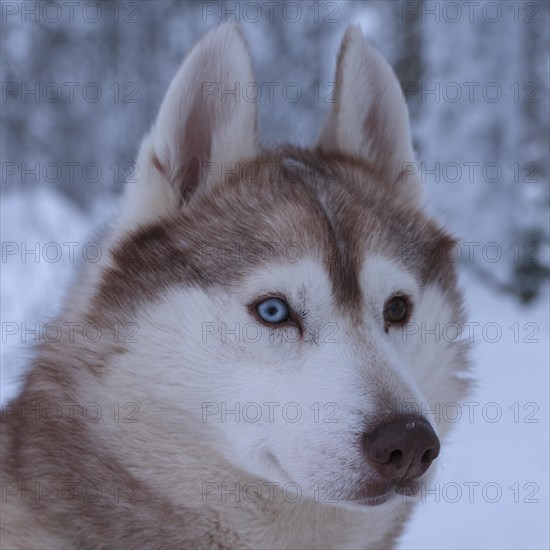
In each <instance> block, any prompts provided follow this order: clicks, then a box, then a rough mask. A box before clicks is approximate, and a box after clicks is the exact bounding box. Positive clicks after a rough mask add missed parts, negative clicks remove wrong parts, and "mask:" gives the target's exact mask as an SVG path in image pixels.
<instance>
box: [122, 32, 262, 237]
mask: <svg viewBox="0 0 550 550" xmlns="http://www.w3.org/2000/svg"><path fill="white" fill-rule="evenodd" d="M253 81H254V74H253V70H252V62H251V59H250V54H249V51H248V48H247V46H246V43H245V40H244V37H243V35H242V33H241V31H240V30H239V28H238V27H237V25H235V24H234V23H228V24H225V25H222V26H220V27H218V28H217V29H214V30H213V31H210V32H209V33H208V34H207V35H205V36H204V37H203V38H202V39H201V40H200V42H199V43H198V44H197V45H196V46H195V47H194V48H193V49H192V50H191V52H190V53H189V54H188V55H187V57H186V58H185V59H184V61H183V63H182V65H181V67H180V69H179V70H178V72H177V74H176V76H175V77H174V79H173V80H172V83H171V84H170V87H169V89H168V92H167V93H166V96H165V98H164V101H163V103H162V105H161V107H160V111H159V113H158V116H157V119H156V121H155V123H154V124H153V127H152V128H151V131H150V132H149V134H148V135H147V136H146V137H145V139H144V140H143V142H142V144H141V148H140V152H139V154H138V159H137V165H138V172H137V180H138V181H137V182H136V183H130V184H129V185H128V186H127V189H126V197H125V202H124V203H123V213H122V217H121V219H120V220H119V225H120V226H122V227H123V228H124V229H128V228H132V227H133V226H135V225H137V224H144V223H148V222H151V221H155V220H157V219H159V218H162V217H164V216H166V215H168V214H170V213H173V212H176V211H177V210H178V209H180V208H182V207H184V206H185V205H186V204H187V203H188V202H189V201H191V200H193V199H194V198H195V196H197V195H200V194H202V193H206V192H208V191H209V190H210V189H211V188H212V186H213V185H214V184H215V183H216V181H217V180H223V177H224V173H227V171H228V170H232V169H234V167H235V166H234V165H235V163H237V162H238V161H240V160H244V159H247V158H250V157H253V156H255V154H256V153H257V150H258V141H257V110H256V104H255V103H253V102H249V101H245V100H243V99H242V98H241V97H240V87H242V86H243V85H245V84H246V83H248V82H253ZM235 91H236V93H235Z"/></svg>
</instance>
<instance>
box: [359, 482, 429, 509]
mask: <svg viewBox="0 0 550 550" xmlns="http://www.w3.org/2000/svg"><path fill="white" fill-rule="evenodd" d="M419 491H420V483H419V482H418V481H415V480H407V481H404V482H387V483H368V484H366V485H364V486H363V487H362V488H361V490H360V491H358V492H357V493H355V494H354V495H353V496H352V498H350V499H349V500H350V502H354V503H356V504H361V505H364V506H379V505H381V504H384V503H386V502H387V501H388V500H390V499H392V498H393V497H395V496H397V495H401V497H402V498H403V499H404V500H405V499H406V498H407V497H414V496H415V495H417V494H418V492H419Z"/></svg>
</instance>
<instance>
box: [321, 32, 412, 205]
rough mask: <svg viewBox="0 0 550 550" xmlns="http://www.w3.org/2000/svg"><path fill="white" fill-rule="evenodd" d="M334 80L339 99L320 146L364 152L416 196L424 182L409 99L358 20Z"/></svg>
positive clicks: (365, 157) (390, 178)
mask: <svg viewBox="0 0 550 550" xmlns="http://www.w3.org/2000/svg"><path fill="white" fill-rule="evenodd" d="M335 86H336V89H335V93H336V96H335V97H336V102H335V103H334V105H333V108H332V110H331V112H330V113H329V116H328V119H327V121H326V123H325V125H324V127H323V130H322V132H321V138H320V140H319V148H320V149H321V150H323V151H327V152H334V151H340V152H343V153H347V154H350V155H353V156H357V157H360V158H362V159H363V160H365V161H366V162H367V163H369V164H370V165H371V166H372V167H373V168H375V169H377V170H379V171H380V173H381V174H383V175H385V179H387V180H388V181H389V182H391V184H394V185H396V186H398V187H399V191H400V192H405V193H406V195H407V198H408V199H413V200H414V199H416V200H417V199H418V198H419V196H420V195H421V188H420V182H419V181H418V179H417V178H415V179H413V178H412V177H411V176H410V172H411V171H412V170H411V164H410V163H414V161H415V156H414V152H413V148H412V142H411V133H410V128H409V114H408V110H407V104H406V103H405V100H404V98H403V93H402V91H401V87H400V85H399V82H398V80H397V78H396V76H395V74H394V72H393V70H392V68H391V67H390V65H389V64H388V63H387V62H386V61H385V59H384V58H383V57H382V56H381V55H380V54H379V53H378V52H377V51H376V50H375V49H374V48H373V47H371V46H370V45H369V44H368V43H367V42H366V41H365V40H364V38H363V35H362V33H361V29H360V28H359V27H358V26H351V27H349V28H348V30H347V31H346V34H345V36H344V39H343V41H342V45H341V46H340V51H339V53H338V59H337V64H336V78H335ZM414 172H416V170H414Z"/></svg>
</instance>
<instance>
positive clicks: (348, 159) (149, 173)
mask: <svg viewBox="0 0 550 550" xmlns="http://www.w3.org/2000/svg"><path fill="white" fill-rule="evenodd" d="M253 82H254V76H253V73H252V65H251V60H250V56H249V53H248V50H247V47H246V44H245V41H244V39H243V36H242V34H241V32H240V31H239V29H238V27H237V26H235V25H234V24H226V25H223V26H221V27H219V28H217V29H215V30H214V31H212V32H210V33H209V34H207V35H206V36H205V37H204V38H203V39H202V40H201V41H200V42H199V43H198V44H197V45H196V46H195V47H194V49H192V50H191V52H190V53H189V54H188V55H187V57H186V58H185V60H184V62H183V64H182V66H181V67H180V69H179V71H178V73H177V74H176V76H175V78H174V80H173V82H172V83H171V85H170V87H169V89H168V92H167V95H166V98H165V99H164V102H163V103H162V106H161V108H160V112H159V114H158V117H157V119H156V121H155V123H154V125H153V127H152V129H151V131H150V133H149V134H148V135H147V136H146V137H145V139H144V141H143V142H142V145H141V149H140V152H139V155H138V159H137V162H138V168H139V170H138V176H139V182H138V183H133V184H129V185H128V186H127V189H126V193H125V197H124V199H123V203H122V210H121V213H120V216H119V217H118V219H117V220H116V221H115V222H114V225H113V227H112V231H111V233H110V236H109V237H108V238H107V240H106V242H105V249H106V250H107V249H108V250H109V252H106V253H105V256H107V257H108V259H107V260H106V261H102V262H99V263H97V264H91V265H90V266H88V267H87V268H86V270H84V271H83V273H82V274H81V275H80V276H79V277H78V284H76V285H74V288H73V289H72V291H71V292H70V293H69V296H68V299H67V301H66V305H65V307H64V309H63V311H62V312H61V314H60V316H59V323H58V326H59V327H62V328H63V330H62V335H61V336H60V337H59V338H56V339H54V340H55V341H51V340H52V339H50V341H45V342H43V343H41V344H40V345H39V346H38V349H37V352H36V358H35V359H34V362H33V366H32V368H31V369H30V371H29V372H28V374H27V375H26V378H25V382H24V385H23V389H22V391H21V394H20V396H19V397H18V398H17V399H16V400H15V401H14V402H12V403H10V404H9V405H7V406H6V407H4V410H3V415H2V416H3V418H2V420H3V424H2V438H3V439H2V452H3V455H2V466H3V473H2V476H3V478H2V545H3V547H4V548H73V547H78V548H94V549H95V548H131V547H139V548H387V547H391V546H393V545H394V544H395V541H396V539H397V537H398V536H399V534H400V532H401V529H402V525H403V523H404V520H405V519H406V518H407V516H408V515H409V512H410V509H411V506H412V505H413V504H414V502H415V500H418V496H416V497H415V495H418V494H419V491H420V490H421V488H422V484H423V483H430V476H431V475H433V471H434V468H433V467H431V468H430V466H431V464H432V462H433V461H434V460H435V459H436V458H437V456H438V454H439V451H440V438H441V437H442V436H443V435H445V433H446V431H447V428H448V425H447V424H446V423H445V419H444V418H441V417H439V418H435V415H431V414H430V411H433V410H436V407H437V406H444V405H445V404H447V403H450V402H456V401H459V400H460V399H461V398H462V396H463V395H464V392H465V391H466V390H467V386H468V361H467V352H468V350H467V347H466V345H465V344H464V343H463V342H461V341H452V340H451V339H450V338H436V337H434V336H433V334H432V335H431V336H430V334H429V332H428V331H429V330H431V331H432V332H433V331H434V330H437V327H444V326H445V325H446V324H448V323H454V324H458V323H461V322H463V313H462V305H461V298H460V294H459V292H458V290H457V287H456V278H455V273H454V271H453V264H452V262H450V261H449V260H448V254H447V252H448V249H449V247H451V246H453V243H454V241H453V240H452V239H451V238H450V237H449V236H448V235H447V234H446V233H445V232H444V231H443V230H442V229H441V227H440V226H439V225H438V224H437V223H435V222H434V221H432V220H431V219H430V218H429V217H428V216H427V215H426V214H425V213H424V212H423V210H422V189H421V185H420V182H419V181H418V180H417V179H415V178H413V177H412V173H413V172H414V170H411V169H410V166H411V163H413V162H414V153H413V149H412V145H411V136H410V131H409V122H408V115H407V108H406V104H405V103H404V101H403V97H402V93H401V90H400V87H399V84H398V82H397V79H396V78H395V76H394V74H393V72H392V70H391V68H390V67H389V65H388V64H387V63H386V62H385V61H384V60H383V58H382V57H381V56H380V55H379V54H378V53H377V52H376V51H374V50H373V49H372V48H371V47H370V46H369V45H368V44H367V43H366V42H365V40H364V39H363V36H362V34H361V31H360V29H359V28H358V27H351V28H349V29H348V31H347V33H346V35H345V37H344V39H343V42H342V45H341V48H340V52H339V54H338V60H337V67H336V77H335V91H336V96H335V97H336V102H335V103H334V105H333V107H332V110H331V112H330V113H329V116H328V118H327V120H326V123H325V124H324V127H323V129H322V132H321V137H320V139H319V142H318V144H317V145H316V146H314V147H313V148H311V149H302V148H298V147H292V146H284V147H281V148H279V149H276V150H271V151H266V150H263V149H262V148H261V147H260V145H259V142H258V136H257V113H256V103H254V102H250V101H246V100H244V99H243V98H242V97H239V94H230V93H227V94H225V95H223V94H222V91H223V90H224V86H225V89H226V90H235V89H238V87H239V86H240V87H241V89H242V87H243V86H245V85H246V84H248V83H253ZM431 416H434V418H431ZM436 420H437V422H436ZM428 469H429V471H428Z"/></svg>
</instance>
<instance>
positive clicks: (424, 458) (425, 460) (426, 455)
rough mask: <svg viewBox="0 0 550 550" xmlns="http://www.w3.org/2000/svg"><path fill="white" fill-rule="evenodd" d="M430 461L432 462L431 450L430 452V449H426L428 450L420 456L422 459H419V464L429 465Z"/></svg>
mask: <svg viewBox="0 0 550 550" xmlns="http://www.w3.org/2000/svg"><path fill="white" fill-rule="evenodd" d="M431 461H432V450H431V449H428V450H427V451H426V452H425V453H424V454H423V455H422V458H421V459H420V462H422V463H423V464H429V463H430V462H431Z"/></svg>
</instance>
